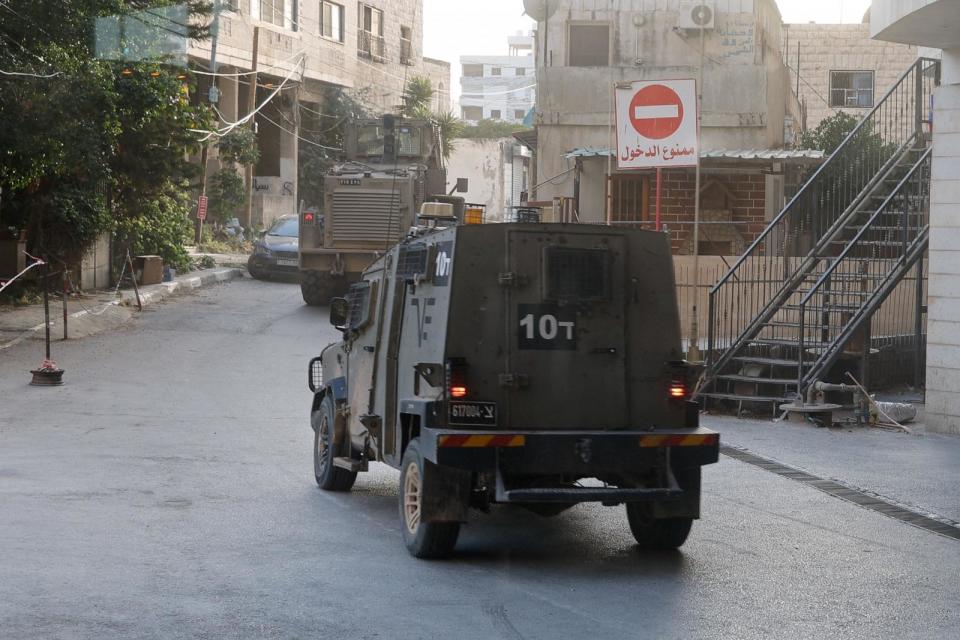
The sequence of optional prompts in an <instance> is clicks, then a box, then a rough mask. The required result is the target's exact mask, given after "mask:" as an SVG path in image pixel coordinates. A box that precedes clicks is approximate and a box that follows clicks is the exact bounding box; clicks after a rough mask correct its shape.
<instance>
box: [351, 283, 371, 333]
mask: <svg viewBox="0 0 960 640" xmlns="http://www.w3.org/2000/svg"><path fill="white" fill-rule="evenodd" d="M347 305H348V306H349V307H350V315H349V316H348V321H347V328H348V329H349V330H351V331H357V330H359V329H362V328H364V327H365V326H367V324H369V323H370V320H371V313H370V283H369V282H358V283H357V284H355V285H352V286H351V287H350V290H349V291H348V292H347Z"/></svg>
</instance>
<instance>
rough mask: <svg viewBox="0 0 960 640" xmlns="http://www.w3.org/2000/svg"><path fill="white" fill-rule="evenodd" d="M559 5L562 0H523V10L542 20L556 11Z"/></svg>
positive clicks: (535, 18) (538, 20)
mask: <svg viewBox="0 0 960 640" xmlns="http://www.w3.org/2000/svg"><path fill="white" fill-rule="evenodd" d="M559 5H560V0H523V12H524V13H526V14H527V15H528V16H530V17H531V18H533V19H534V20H536V21H537V22H541V21H543V20H546V19H547V18H549V17H550V16H552V15H553V14H554V13H556V11H557V9H558V8H559Z"/></svg>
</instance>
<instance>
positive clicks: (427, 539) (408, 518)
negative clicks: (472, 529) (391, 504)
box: [398, 438, 460, 558]
mask: <svg viewBox="0 0 960 640" xmlns="http://www.w3.org/2000/svg"><path fill="white" fill-rule="evenodd" d="M431 467H432V465H431V464H430V463H429V462H426V461H425V460H424V459H423V456H422V455H421V454H420V441H419V438H414V439H413V440H412V441H411V442H410V444H409V445H407V450H406V451H404V453H403V461H402V462H401V464H400V490H399V491H398V494H399V500H398V504H399V507H400V530H401V531H402V532H403V543H404V544H405V545H406V546H407V550H408V551H409V552H410V555H412V556H413V557H415V558H445V557H447V556H449V555H450V553H451V552H452V551H453V548H454V547H455V546H456V545H457V536H459V535H460V523H459V522H422V521H421V520H420V515H421V510H420V507H421V505H422V503H423V486H424V483H423V480H424V477H425V473H430V472H431Z"/></svg>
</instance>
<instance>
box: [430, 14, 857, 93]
mask: <svg viewBox="0 0 960 640" xmlns="http://www.w3.org/2000/svg"><path fill="white" fill-rule="evenodd" d="M870 2H871V0H777V4H778V5H779V6H780V13H781V14H782V15H783V20H784V22H811V21H813V22H841V21H842V22H850V23H856V22H860V21H861V20H862V19H863V14H864V13H866V11H867V8H868V7H869V6H870ZM423 11H424V21H423V22H424V33H425V37H424V46H423V49H424V54H425V55H426V56H428V57H431V58H438V59H440V60H445V61H447V62H449V63H450V64H451V69H450V71H451V75H452V78H451V80H452V84H453V96H452V98H453V102H454V103H456V100H457V98H458V96H459V94H460V90H459V87H460V56H462V55H507V36H510V35H514V34H516V33H517V32H518V31H521V32H522V31H530V30H531V29H533V28H534V26H535V25H534V22H533V21H532V20H531V19H530V18H527V17H526V16H524V15H523V1H522V0H485V1H482V2H477V1H476V0H424V2H423ZM454 106H455V105H454ZM454 111H458V109H456V108H454Z"/></svg>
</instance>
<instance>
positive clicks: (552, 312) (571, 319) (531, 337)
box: [517, 304, 577, 350]
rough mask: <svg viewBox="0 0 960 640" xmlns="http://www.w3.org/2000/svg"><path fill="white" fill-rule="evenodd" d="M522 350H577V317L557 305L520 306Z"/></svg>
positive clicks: (520, 340)
mask: <svg viewBox="0 0 960 640" xmlns="http://www.w3.org/2000/svg"><path fill="white" fill-rule="evenodd" d="M517 315H518V316H519V318H520V335H519V336H518V337H519V346H520V348H521V349H563V350H568V349H569V350H573V349H576V348H577V323H576V316H575V315H573V314H572V313H571V312H570V311H568V310H561V309H560V308H559V307H557V306H555V305H526V304H522V305H519V309H518V314H517Z"/></svg>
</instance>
